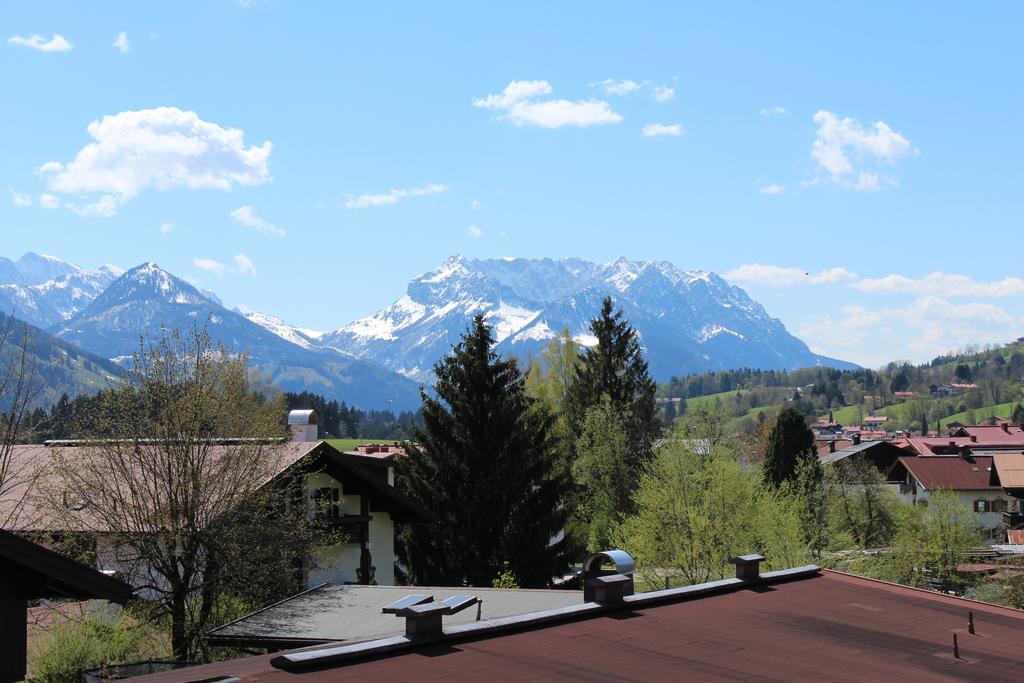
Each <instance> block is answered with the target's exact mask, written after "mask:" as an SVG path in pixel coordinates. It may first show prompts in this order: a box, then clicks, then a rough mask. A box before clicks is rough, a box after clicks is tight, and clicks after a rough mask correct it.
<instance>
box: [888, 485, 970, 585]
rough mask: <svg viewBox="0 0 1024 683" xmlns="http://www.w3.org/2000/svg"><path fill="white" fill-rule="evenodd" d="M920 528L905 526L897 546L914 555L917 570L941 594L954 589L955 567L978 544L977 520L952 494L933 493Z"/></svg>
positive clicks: (920, 521) (914, 525) (948, 492)
mask: <svg viewBox="0 0 1024 683" xmlns="http://www.w3.org/2000/svg"><path fill="white" fill-rule="evenodd" d="M918 519H919V524H913V525H906V527H905V528H904V529H903V530H902V532H901V534H900V537H899V538H898V539H897V546H898V547H900V548H901V549H903V550H904V551H910V552H912V553H914V554H915V555H916V556H917V558H919V559H918V561H917V563H916V564H917V566H919V567H923V568H925V571H927V572H929V573H930V574H931V575H932V576H934V577H935V578H937V579H938V580H939V582H940V585H941V587H942V590H944V591H947V590H950V589H951V588H953V587H954V585H955V582H956V566H957V565H958V564H960V563H961V562H963V561H964V558H965V557H966V556H967V551H969V550H970V549H972V548H975V547H977V546H978V545H980V544H981V536H980V535H979V533H978V516H977V515H976V514H975V513H974V512H972V511H971V509H970V508H968V507H967V506H966V505H964V504H963V503H961V502H960V498H959V497H958V496H957V494H956V493H954V492H952V491H932V492H931V495H929V496H928V507H927V508H925V509H924V513H923V514H922V515H921V516H920V517H919V518H918Z"/></svg>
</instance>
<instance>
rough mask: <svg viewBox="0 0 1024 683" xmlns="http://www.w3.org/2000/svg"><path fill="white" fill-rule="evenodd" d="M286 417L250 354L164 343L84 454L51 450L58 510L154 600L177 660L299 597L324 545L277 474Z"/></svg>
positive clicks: (95, 430)
mask: <svg viewBox="0 0 1024 683" xmlns="http://www.w3.org/2000/svg"><path fill="white" fill-rule="evenodd" d="M283 414H284V405H283V401H282V400H281V399H280V397H272V396H271V395H270V394H269V393H268V392H267V390H266V389H265V388H263V387H261V386H259V385H258V383H256V382H255V381H254V380H253V378H252V377H251V376H250V373H249V370H248V367H247V358H246V357H245V356H236V355H232V354H230V353H228V351H227V350H226V349H225V348H223V347H217V346H215V345H213V344H212V343H211V341H210V338H209V336H208V335H207V333H206V332H205V330H199V329H195V330H192V331H191V332H190V333H186V334H182V333H179V332H173V333H167V332H164V334H163V336H162V338H161V339H159V340H158V341H155V342H153V343H150V344H145V343H144V344H143V345H142V346H141V349H140V352H139V353H138V354H137V355H136V357H135V363H134V368H133V369H132V370H131V371H129V372H128V373H127V377H126V378H125V381H124V382H123V383H121V384H120V385H119V386H117V387H116V388H114V389H112V390H110V391H107V392H104V394H103V398H102V400H101V401H100V405H99V407H98V409H97V410H96V411H95V414H93V415H90V416H87V418H86V422H87V424H89V425H90V426H89V434H88V436H89V438H90V440H89V441H88V442H87V443H86V445H84V446H83V447H79V448H73V449H72V448H54V449H53V455H52V457H51V462H52V463H53V467H54V472H53V476H52V477H50V481H51V482H52V484H51V489H50V490H49V491H48V492H47V495H46V497H47V499H48V500H49V501H50V507H51V509H53V510H54V511H55V512H56V513H57V514H59V515H60V516H61V517H62V518H63V520H64V524H62V526H64V528H80V529H83V530H85V531H87V532H90V533H92V534H93V535H94V536H95V537H96V538H98V539H100V540H99V542H98V547H97V556H98V557H99V558H100V561H101V563H102V562H103V561H104V558H106V559H107V561H110V560H111V559H112V560H113V561H114V562H115V563H116V564H117V565H118V566H119V567H121V568H122V569H123V570H124V571H125V572H126V573H127V574H128V578H129V580H130V581H131V582H132V583H133V584H134V585H135V586H136V588H138V589H141V591H140V593H141V594H142V595H144V596H146V597H151V598H153V599H154V603H155V604H156V605H157V606H158V611H159V612H160V613H161V614H162V616H164V617H166V618H167V619H168V620H169V622H170V629H171V645H172V648H173V650H174V653H175V656H176V657H179V658H200V657H202V656H203V654H204V652H203V650H204V644H203V640H202V634H203V633H204V632H205V631H206V630H207V629H208V628H210V627H211V626H213V625H214V624H212V623H211V620H212V619H213V618H214V617H215V615H216V613H217V611H218V610H221V609H222V608H223V602H224V601H225V600H228V601H231V600H234V601H235V602H241V603H243V604H244V605H246V606H252V605H256V604H260V603H262V602H264V601H266V600H269V599H273V598H276V597H279V596H283V595H287V594H289V593H291V592H294V590H295V589H296V588H297V587H298V583H299V580H300V578H301V571H300V569H301V566H302V564H301V563H302V559H303V558H305V557H308V556H309V554H310V550H311V549H312V548H313V547H314V546H315V545H316V544H317V543H318V540H317V534H316V533H315V530H314V528H313V526H312V524H311V523H309V522H307V521H306V514H305V509H304V507H303V506H302V505H301V497H300V495H299V494H298V491H299V488H298V486H299V482H298V481H287V480H284V479H283V478H282V475H281V473H282V472H283V471H285V469H286V467H287V465H288V464H290V461H289V458H290V457H294V454H295V453H296V450H295V449H294V448H292V449H290V448H289V447H288V446H287V445H286V442H285V439H284V435H285V432H284V426H283V424H282V417H283ZM320 540H321V541H322V539H320Z"/></svg>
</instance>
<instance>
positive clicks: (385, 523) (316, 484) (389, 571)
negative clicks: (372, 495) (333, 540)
mask: <svg viewBox="0 0 1024 683" xmlns="http://www.w3.org/2000/svg"><path fill="white" fill-rule="evenodd" d="M328 487H333V488H338V489H340V490H341V514H342V515H358V514H360V512H361V504H362V500H361V496H359V495H357V494H346V493H345V488H344V486H343V485H342V484H341V482H339V481H338V480H336V479H334V478H333V477H330V476H328V475H326V474H323V473H315V474H308V475H306V509H307V511H308V512H309V514H312V513H313V500H312V493H313V492H314V491H315V490H316V489H319V488H328ZM370 516H371V517H373V519H372V520H371V521H370V557H371V559H372V561H373V566H374V567H375V570H374V580H375V581H376V582H377V583H378V584H379V585H381V586H393V585H395V525H394V522H393V520H392V519H391V515H389V514H388V513H386V512H377V511H375V512H371V513H370ZM359 553H360V548H359V543H358V542H355V543H345V544H339V545H334V546H331V547H329V548H322V549H320V550H319V551H317V553H316V556H315V557H314V558H311V560H312V561H311V566H310V569H309V576H308V579H307V585H308V586H309V587H312V586H316V585H318V584H321V583H324V582H325V581H328V582H330V583H337V584H341V583H345V582H346V581H349V582H355V581H358V580H359V559H360V558H359Z"/></svg>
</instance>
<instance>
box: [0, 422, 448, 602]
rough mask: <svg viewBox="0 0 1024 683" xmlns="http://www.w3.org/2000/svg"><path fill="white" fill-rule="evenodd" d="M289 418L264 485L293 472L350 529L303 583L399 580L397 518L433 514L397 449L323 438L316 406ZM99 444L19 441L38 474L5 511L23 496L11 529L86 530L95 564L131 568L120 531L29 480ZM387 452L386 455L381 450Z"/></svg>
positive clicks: (311, 511) (314, 509) (319, 554)
mask: <svg viewBox="0 0 1024 683" xmlns="http://www.w3.org/2000/svg"><path fill="white" fill-rule="evenodd" d="M288 422H289V427H290V429H291V432H292V440H291V441H282V442H274V443H273V444H270V447H271V448H272V449H273V451H274V456H275V462H276V463H277V464H276V474H275V475H274V476H273V477H272V478H271V479H270V480H269V481H267V482H266V483H265V484H264V486H273V485H275V484H276V483H277V482H280V481H284V480H286V479H287V480H293V481H294V480H298V481H299V482H301V501H302V505H304V506H305V509H306V514H307V515H309V516H310V517H312V516H318V517H320V518H322V520H323V521H325V522H327V523H329V524H333V525H336V526H337V528H338V529H339V530H340V531H341V532H343V533H342V534H340V536H341V537H343V538H345V539H346V540H345V542H344V543H340V544H337V545H335V546H331V547H326V548H319V549H317V550H316V552H315V556H314V557H310V558H308V561H307V562H306V565H305V567H304V568H303V579H304V583H305V584H306V585H307V586H308V587H313V586H316V585H319V584H321V583H324V582H330V583H334V584H342V585H343V584H377V585H394V583H395V563H396V561H397V557H396V554H395V534H396V531H397V525H399V524H419V523H426V522H429V521H430V520H431V519H432V517H431V514H430V513H429V512H428V511H427V510H425V509H424V508H423V507H422V506H421V505H419V504H418V503H417V502H416V501H413V500H411V499H410V498H408V497H407V496H404V495H403V494H401V493H400V492H399V491H398V490H397V489H396V488H395V486H394V469H393V461H392V459H391V458H392V457H393V456H394V455H396V453H397V451H393V450H392V449H390V448H389V449H388V452H387V453H382V452H381V450H380V449H379V448H378V449H370V450H372V451H373V452H369V453H368V452H365V451H363V452H360V451H358V450H357V451H353V452H347V453H345V452H341V451H339V450H338V449H336V448H334V447H332V446H331V445H330V444H328V443H326V442H324V441H319V440H317V438H316V436H317V430H316V424H317V422H318V416H317V415H316V412H315V411H292V414H290V415H289V419H288ZM223 441H224V443H222V444H220V443H215V444H214V445H213V446H212V447H210V456H211V457H212V458H216V457H217V453H218V451H223V450H225V449H228V448H232V447H233V446H232V445H231V443H230V441H231V440H223ZM94 447H95V446H94V445H90V444H86V443H80V442H74V441H61V442H48V443H44V444H41V445H25V446H14V447H13V448H12V449H11V456H10V459H11V463H12V465H13V468H14V469H15V470H18V471H22V472H26V471H30V470H31V471H34V472H37V473H38V476H34V477H31V478H27V477H26V478H25V481H24V482H23V483H18V484H17V485H16V486H15V487H13V488H11V489H8V490H7V491H5V496H4V498H3V499H0V517H2V516H4V514H5V512H7V511H6V510H5V509H4V508H5V506H10V505H13V504H15V503H17V504H19V505H22V506H23V507H22V508H21V509H20V512H19V515H18V517H17V519H16V520H15V521H14V522H13V523H12V524H11V525H10V527H9V530H10V531H15V532H21V533H43V534H49V535H54V534H58V535H59V534H63V533H66V532H69V531H81V530H83V529H87V534H88V536H89V538H90V539H91V542H92V544H93V548H92V549H93V551H94V553H93V554H94V555H95V557H96V569H99V570H101V571H107V572H126V571H127V569H126V567H125V566H123V565H122V564H121V563H120V562H119V560H118V557H119V554H120V553H119V552H118V545H117V540H116V538H115V537H114V536H113V534H110V533H109V532H104V530H103V529H102V528H97V527H96V525H95V524H94V523H93V524H88V525H85V524H83V525H82V527H81V528H79V529H70V528H66V527H67V525H68V522H67V521H66V517H61V519H60V520H58V519H57V516H55V515H54V514H52V512H51V510H50V509H49V508H48V507H46V504H44V503H43V502H42V501H41V500H39V499H38V498H37V497H36V496H34V495H33V492H32V491H31V490H29V487H30V486H31V487H35V488H39V489H42V488H45V487H46V486H48V485H49V486H52V485H53V482H48V481H47V474H46V473H47V471H48V463H49V461H50V459H51V458H52V457H54V455H55V453H56V451H57V450H58V449H59V450H60V451H61V454H62V455H63V456H66V457H70V459H74V457H75V454H76V451H79V450H81V451H84V450H85V449H88V448H94ZM83 455H84V454H83ZM385 455H386V456H387V457H382V456H385ZM19 487H21V488H24V490H21V488H19ZM48 504H52V503H48ZM65 505H66V506H68V508H69V510H72V511H73V512H74V513H75V515H81V516H82V517H88V516H89V505H90V503H89V501H86V500H81V499H80V498H79V497H77V496H72V497H66V498H65ZM72 517H74V516H72ZM127 578H128V580H129V581H130V580H131V577H127Z"/></svg>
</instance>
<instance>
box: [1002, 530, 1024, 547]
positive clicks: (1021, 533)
mask: <svg viewBox="0 0 1024 683" xmlns="http://www.w3.org/2000/svg"><path fill="white" fill-rule="evenodd" d="M1006 535H1007V537H1008V540H1009V542H1010V543H1012V544H1013V545H1024V529H1007V530H1006Z"/></svg>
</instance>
